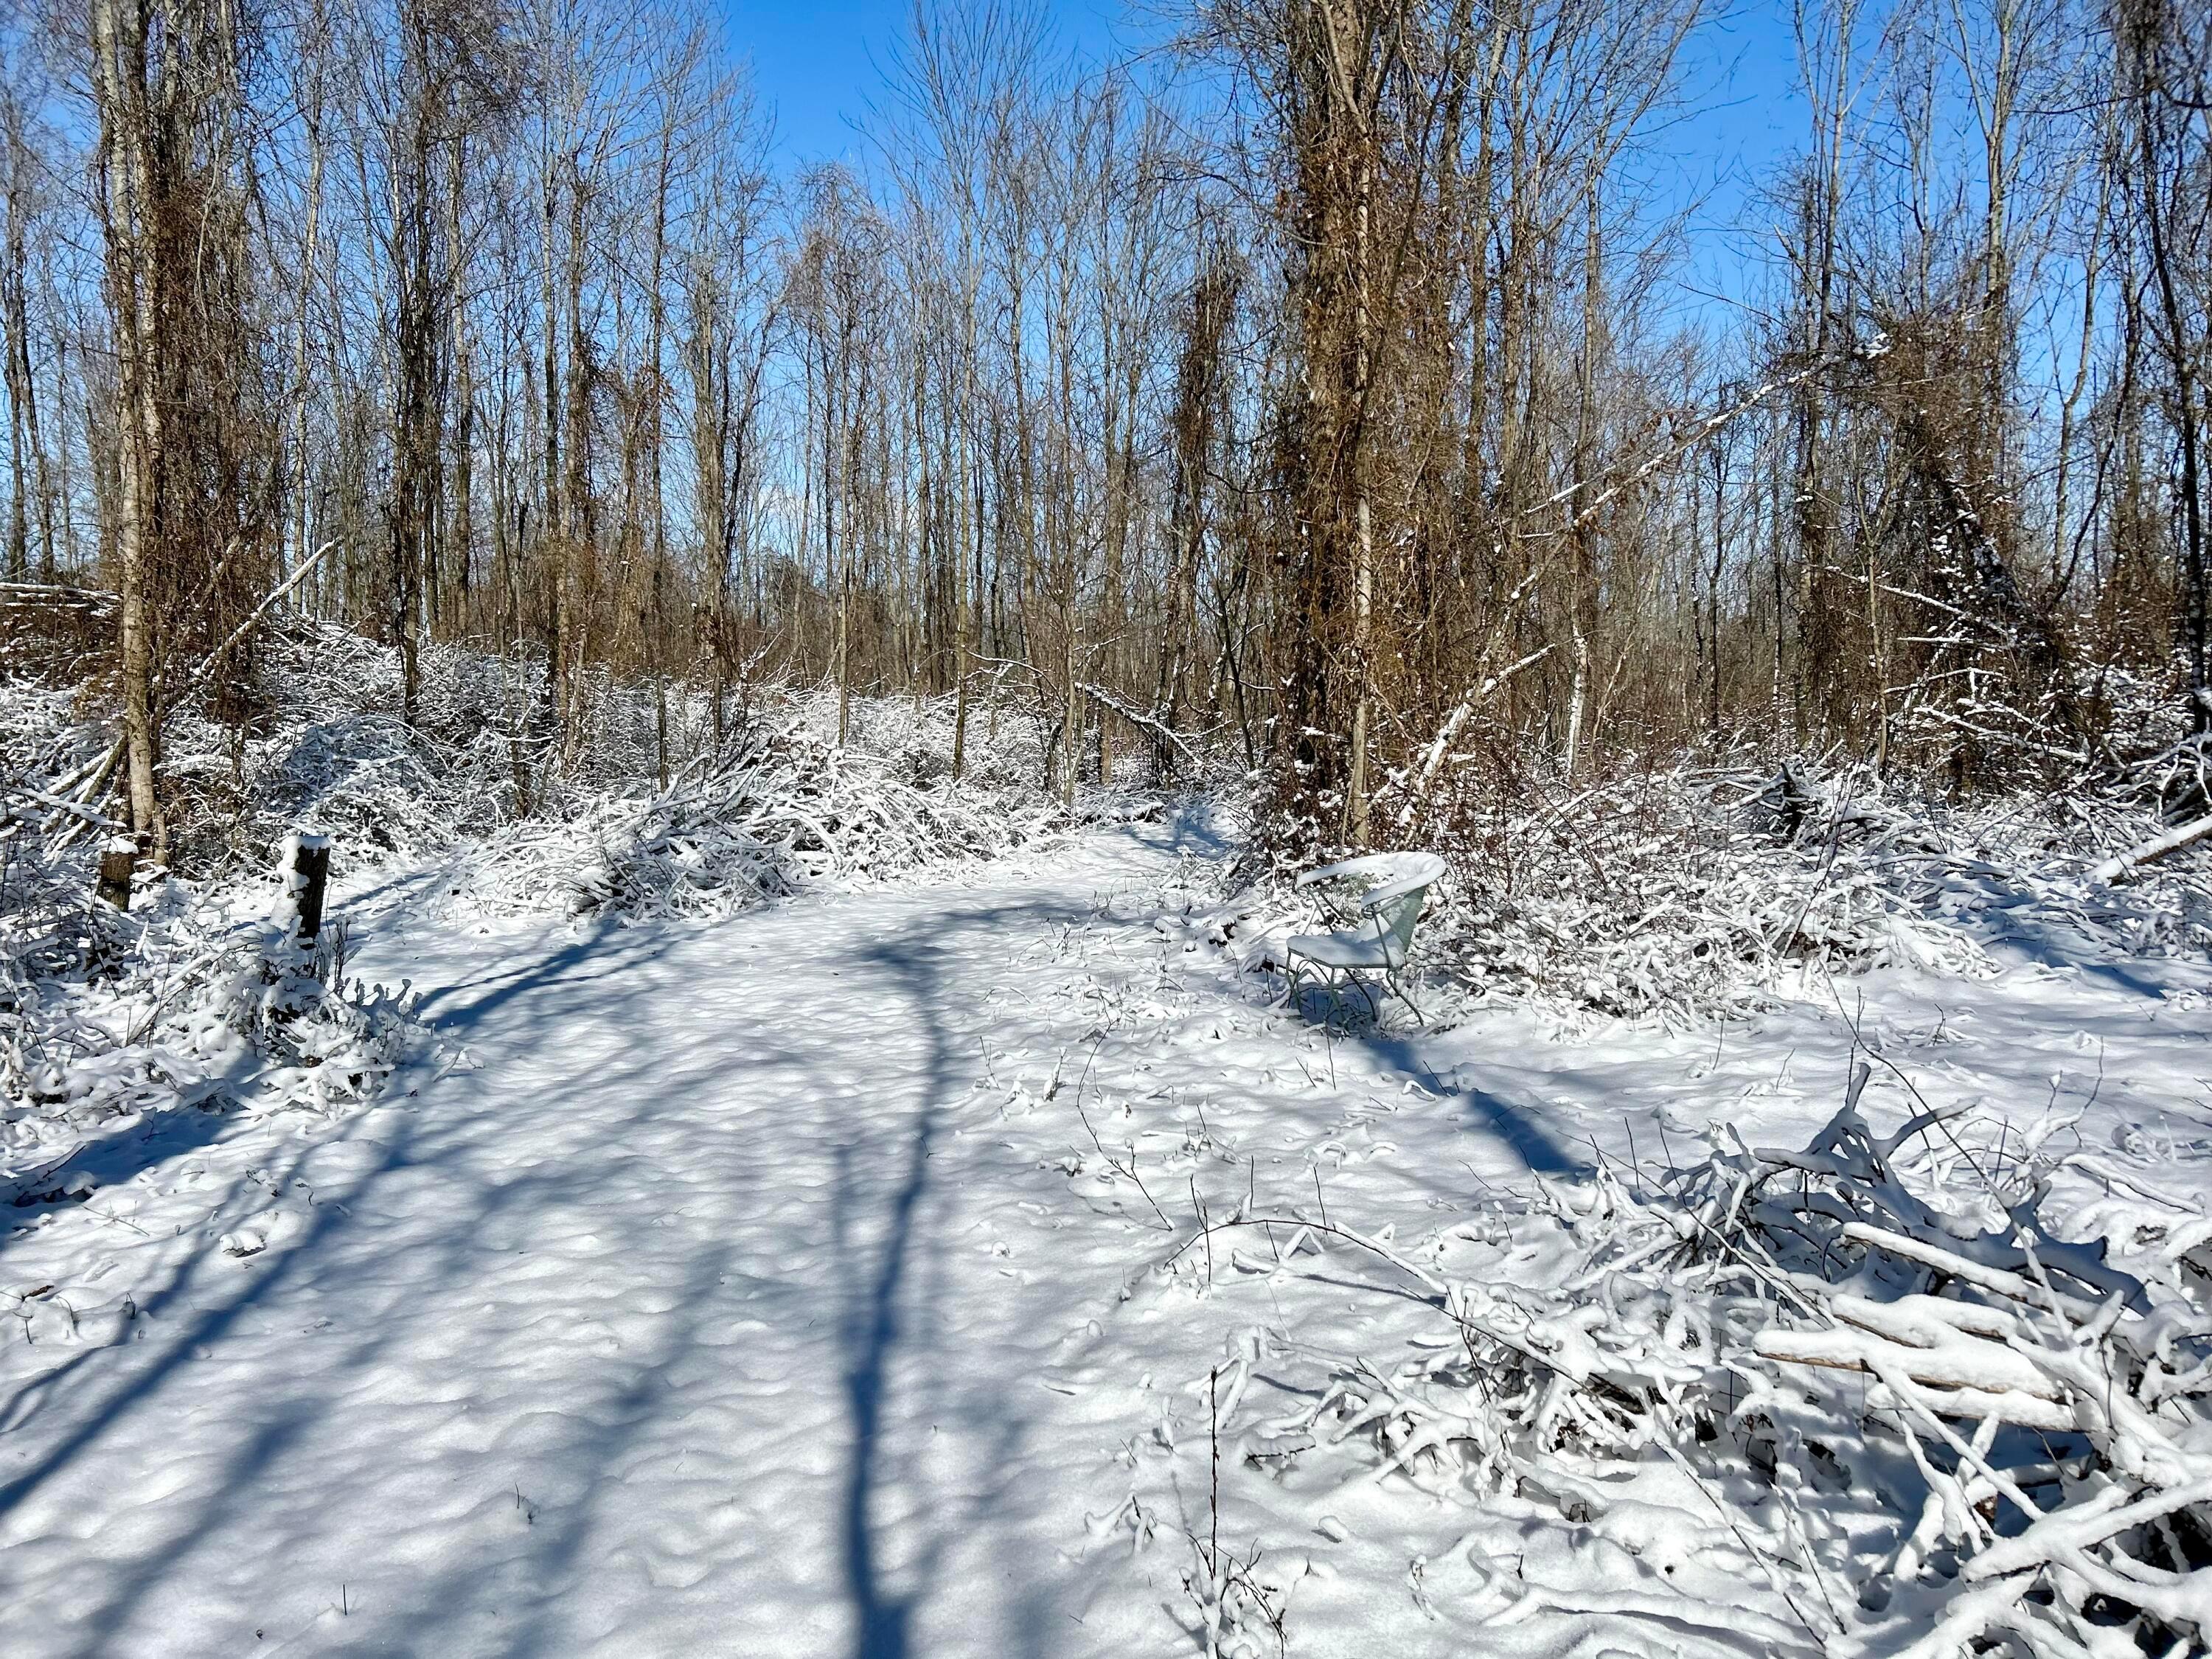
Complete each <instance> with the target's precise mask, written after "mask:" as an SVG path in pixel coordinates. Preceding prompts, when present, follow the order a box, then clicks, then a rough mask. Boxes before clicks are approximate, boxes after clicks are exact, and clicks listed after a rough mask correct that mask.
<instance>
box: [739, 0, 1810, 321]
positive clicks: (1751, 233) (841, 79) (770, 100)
mask: <svg viewBox="0 0 2212 1659" xmlns="http://www.w3.org/2000/svg"><path fill="white" fill-rule="evenodd" d="M1048 9H1049V10H1050V12H1051V15H1052V16H1053V18H1054V21H1055V23H1056V25H1057V27H1058V28H1059V30H1060V36H1061V39H1062V40H1063V41H1064V42H1066V43H1067V44H1069V45H1072V46H1077V47H1079V48H1081V49H1083V50H1084V51H1085V52H1086V53H1087V54H1088V55H1090V56H1092V57H1095V58H1104V57H1107V56H1109V55H1111V53H1112V52H1113V49H1114V47H1115V44H1116V42H1117V40H1118V41H1121V42H1123V43H1131V42H1137V41H1140V40H1144V39H1146V38H1147V35H1148V33H1149V30H1148V26H1147V25H1146V24H1145V23H1144V22H1143V21H1139V20H1138V19H1137V18H1136V16H1135V15H1134V14H1133V13H1131V12H1129V11H1128V9H1127V8H1125V7H1124V6H1122V5H1121V4H1119V3H1117V0H1048ZM723 13H724V15H725V16H726V19H727V21H728V30H729V40H728V43H729V47H730V50H731V52H732V53H733V54H734V55H736V56H738V57H740V58H747V59H750V62H751V64H752V66H753V74H754V79H755V82H756V85H757V88H758V90H759V93H760V96H761V99H762V101H763V104H765V105H768V106H771V107H772V108H773V109H774V111H775V118H776V131H777V149H778V151H779V153H780V154H781V156H782V157H783V159H784V160H785V161H787V163H789V164H792V165H793V166H797V165H799V164H802V163H805V162H809V161H823V160H828V159H831V158H834V157H836V156H840V155H848V154H854V153H855V152H856V151H857V149H858V141H857V139H856V137H855V135H854V131H853V128H852V125H851V124H852V122H854V120H856V119H858V118H860V117H862V116H863V115H864V114H865V113H866V110H867V108H868V106H869V103H870V101H871V100H874V99H876V98H877V96H878V88H880V86H881V83H882V71H883V66H884V64H886V63H887V62H888V61H889V54H890V50H891V48H892V47H893V46H894V45H895V44H896V41H897V40H899V39H900V37H901V36H902V34H903V33H904V32H905V28H906V25H907V20H908V15H909V0H856V3H848V4H842V5H821V6H804V5H790V4H775V3H769V0H723ZM1789 19H1790V14H1789V10H1788V8H1787V6H1786V4H1784V3H1779V0H1765V3H1761V0H1745V3H1742V4H1740V5H1737V6H1736V7H1735V8H1734V9H1726V10H1719V9H1717V10H1716V11H1715V12H1714V13H1712V14H1711V16H1710V17H1709V19H1708V20H1707V21H1705V23H1704V24H1703V25H1702V26H1701V27H1700V28H1699V32H1698V33H1697V34H1696V36H1695V37H1694V38H1693V40H1692V44H1691V46H1690V50H1689V54H1688V57H1687V58H1686V61H1685V64H1684V65H1683V69H1684V82H1685V86H1684V94H1685V99H1686V108H1685V109H1684V110H1683V111H1682V112H1680V115H1679V116H1677V117H1675V118H1673V119H1672V120H1671V121H1670V123H1669V125H1668V126H1667V127H1666V128H1665V129H1664V130H1663V131H1662V133H1661V134H1660V135H1659V138H1658V143H1657V145H1656V149H1657V150H1658V152H1659V154H1658V156H1657V158H1656V161H1655V170H1656V178H1655V182H1656V185H1657V186H1658V188H1659V191H1660V193H1661V196H1662V199H1667V200H1671V201H1673V202H1674V203H1677V204H1690V203H1692V202H1699V201H1702V203H1703V206H1702V207H1700V208H1699V209H1698V210H1697V211H1696V212H1695V213H1694V214H1693V216H1692V221H1691V234H1692V261H1691V269H1690V271H1689V272H1688V273H1687V276H1686V280H1688V281H1689V282H1690V283H1692V285H1693V286H1695V287H1698V288H1703V289H1712V290H1715V291H1717V292H1719V293H1722V294H1724V295H1738V294H1741V293H1742V292H1744V291H1745V289H1746V287H1747V276H1748V273H1749V271H1750V270H1751V269H1752V268H1753V264H1755V262H1756V258H1757V256H1758V252H1759V243H1760V241H1761V237H1762V232H1763V230H1764V228H1765V214H1764V212H1763V210H1761V209H1760V207H1759V203H1758V201H1757V197H1756V191H1757V186H1758V185H1759V184H1760V182H1761V181H1763V180H1764V179H1767V178H1769V177H1771V174H1772V173H1773V171H1774V169H1775V167H1776V166H1777V165H1778V162H1779V161H1781V160H1782V159H1783V158H1784V157H1785V156H1786V155H1789V154H1790V153H1791V152H1792V151H1793V150H1794V149H1796V148H1797V147H1798V146H1800V145H1801V144H1802V142H1803V135H1804V132H1805V128H1806V113H1805V107H1804V103H1803V100H1802V97H1800V95H1799V94H1798V92H1797V88H1796V46H1795V43H1794V41H1793V40H1792V37H1791V33H1790V21H1789ZM1152 27H1156V26H1152Z"/></svg>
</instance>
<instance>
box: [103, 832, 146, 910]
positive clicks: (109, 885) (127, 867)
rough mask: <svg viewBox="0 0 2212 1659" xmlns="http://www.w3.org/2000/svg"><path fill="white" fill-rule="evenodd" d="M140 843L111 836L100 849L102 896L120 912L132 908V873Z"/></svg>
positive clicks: (122, 837)
mask: <svg viewBox="0 0 2212 1659" xmlns="http://www.w3.org/2000/svg"><path fill="white" fill-rule="evenodd" d="M137 864H138V843H137V842H135V841H133V840H131V837H130V836H110V837H109V838H108V840H107V842H106V845H104V846H103V847H101V848H100V897H102V898H104V899H106V901H107V902H109V903H110V904H112V905H113V906H114V907H115V908H117V909H118V910H128V909H129V908H131V871H133V870H134V869H136V868H137Z"/></svg>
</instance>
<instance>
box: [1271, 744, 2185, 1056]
mask: <svg viewBox="0 0 2212 1659" xmlns="http://www.w3.org/2000/svg"><path fill="white" fill-rule="evenodd" d="M2171 769H2172V768H2171V767H2170V766H2169V767H2166V769H2165V770H2171ZM2163 775H2164V773H2163V772H2161V773H2160V776H2163ZM2162 788H2164V789H2166V790H2167V791H2168V792H2169V793H2170V786H2165V785H2161V784H2160V782H2159V781H2158V780H2157V779H2154V777H2152V776H2151V775H2150V774H2149V772H2148V771H2146V772H2145V773H2144V774H2143V775H2142V777H2141V778H2140V779H2138V780H2136V781H2131V782H2130V786H2129V787H2125V788H2117V787H2116V788H2111V789H2106V790H2105V791H2102V792H2082V793H2051V794H2033V795H2021V796H2015V797H2009V798H2002V799H1984V800H1977V801H1971V802H1966V803H1958V804H1953V803H1946V802H1943V801H1942V800H1939V799H1923V798H1910V797H1900V796H1899V795H1897V794H1896V793H1893V792H1892V791H1887V790H1885V789H1883V788H1882V787H1880V786H1879V785H1878V784H1877V783H1876V782H1875V781H1874V780H1873V779H1872V778H1871V777H1870V776H1869V775H1865V774H1863V773H1862V772H1859V771H1855V770H1850V769H1844V770H1841V771H1838V772H1835V773H1831V774H1824V773H1821V772H1820V771H1819V770H1818V769H1814V768H1811V767H1808V766H1804V765H1801V764H1795V763H1793V764H1792V765H1790V766H1787V767H1785V768H1784V769H1782V770H1781V772H1780V773H1779V774H1778V775H1774V774H1761V773H1758V772H1753V771H1750V770H1748V769H1734V770H1728V771H1721V772H1692V771H1687V770H1680V771H1673V772H1632V773H1628V774H1625V775H1620V776H1616V777H1613V778H1611V779H1608V780H1607V781H1602V782H1596V783H1591V784H1589V785H1588V786H1586V787H1582V788H1579V789H1574V790H1566V789H1564V788H1562V789H1558V790H1553V791H1550V792H1546V791H1543V790H1535V789H1529V790H1523V789H1515V790H1505V789H1498V790H1491V791H1483V792H1476V791H1474V790H1472V789H1470V790H1469V791H1468V793H1466V795H1465V797H1464V798H1463V799H1461V800H1460V802H1459V803H1458V808H1459V810H1458V811H1457V812H1456V813H1455V816H1453V817H1450V818H1449V820H1447V821H1445V822H1448V823H1449V824H1450V826H1451V828H1450V829H1449V830H1447V831H1444V832H1442V833H1440V834H1439V835H1437V836H1435V837H1432V838H1431V839H1430V840H1429V841H1427V842H1426V843H1425V847H1424V848H1423V850H1431V851H1436V852H1440V853H1442V854H1444V856H1445V857H1446V859H1447V860H1448V861H1449V865H1450V866H1451V874H1452V878H1451V880H1450V881H1449V882H1448V883H1445V884H1440V885H1439V886H1438V887H1437V888H1436V889H1433V890H1431V898H1430V902H1429V910H1428V915H1427V916H1426V918H1425V921H1423V923H1422V926H1421V930H1420V933H1419V937H1418V939H1417V942H1416V962H1417V963H1418V964H1419V965H1420V966H1422V967H1424V968H1425V969H1428V970H1429V973H1430V976H1431V981H1442V982H1443V983H1447V984H1449V985H1451V986H1453V987H1456V988H1457V989H1458V990H1459V991H1460V992H1461V993H1462V994H1466V995H1469V996H1472V997H1474V998H1477V999H1480V998H1485V997H1488V996H1491V995H1495V994H1508V995H1515V996H1520V997H1526V998H1532V999H1534V1000H1540V1001H1543V1002H1547V1003H1550V1004H1553V1005H1554V1006H1559V1007H1561V1008H1562V1009H1565V1010H1570V1011H1589V1012H1597V1013H1601V1014H1608V1015H1619V1016H1627V1017H1632V1018H1656V1019H1658V1020H1661V1021H1663V1022H1665V1023H1668V1024H1674V1025H1677V1026H1683V1025H1686V1024H1690V1023H1692V1022H1693V1021H1696V1020H1699V1019H1702V1018H1711V1017H1714V1016H1720V1017H1723V1018H1725V1017H1729V1016H1734V1015H1739V1014H1742V1013H1746V1012H1751V1011H1752V1010H1753V1009H1755V1008H1757V1007H1759V1006H1762V1005H1763V1004H1765V1003H1766V1002H1768V1001H1770V1000H1771V999H1772V998H1773V997H1774V996H1775V995H1776V994H1778V993H1788V992H1791V991H1796V992H1800V993H1802V992H1804V991H1807V990H1816V989H1818V988H1819V987H1820V986H1821V984H1822V982H1823V981H1824V979H1825V977H1826V975H1830V974H1833V973H1849V972H1857V971H1863V970H1864V969H1870V968H1879V967H1885V966H1905V967H1917V968H1923V969H1930V970H1934V971H1937V972H1942V973H1948V974H1954V975H1965V976H1971V977H1983V976H1986V975H1989V974H1990V973H1992V972H1994V971H1995V965H1994V963H1993V962H1992V960H1991V958H1990V951H1991V950H1992V949H1993V948H1996V946H1997V945H1999V944H2001V943H2002V940H2003V939H2004V938H2005V937H2006V935H2007V933H2008V932H2009V931H2011V930H2012V929H2013V928H2014V927H2015V925H2016V924H2018V923H2020V922H2021V921H2030V922H2031V923H2032V925H2033V927H2038V928H2042V929H2053V928H2056V929H2061V930H2065V931H2069V932H2070V933H2074V934H2075V935H2077V936H2079V937H2078V939H2077V942H2078V943H2079V944H2081V945H2082V946H2084V947H2085V948H2089V949H2093V950H2096V951H2119V952H2122V953H2129V954H2143V953H2165V952H2177V951H2189V952H2197V953H2202V952H2204V951H2207V950H2212V878H2208V872H2207V871H2206V870H2205V868H2204V867H2203V864H2202V863H2201V862H2197V861H2192V860H2191V859H2189V858H2183V857H2178V858H2176V859H2175V860H2172V861H2171V862H2169V863H2163V864H2160V865H2155V866H2148V867H2147V868H2145V869H2143V870H2142V871H2141V872H2139V874H2140V876H2141V879H2140V880H2138V881H2136V882H2135V883H2134V884H2131V885H2130V886H2128V887H2126V888H2115V887H2112V886H2108V885H2106V884H2100V883H2095V882H2091V881H2088V880H2087V879H2086V878H2087V874H2088V872H2090V871H2091V869H2092V867H2093V866H2096V865H2097V864H2098V863H2099V862H2100V861H2101V860H2105V859H2106V858H2107V857H2109V856H2110V855H2112V854H2114V853H2115V852H2117V851H2118V850H2120V849H2123V848H2126V847H2128V846H2130V845H2131V844H2134V843H2136V842H2140V841H2142V840H2143V839H2144V838H2145V837H2146V836H2148V835H2150V834H2152V833H2154V832H2155V830H2156V829H2157V827H2158V824H2159V822H2160V819H2159V816H2158V813H2159V805H2158V801H2159V799H2160V790H2161V789H2162ZM1316 861H1325V860H1323V859H1322V858H1321V857H1320V856H1319V855H1316ZM1239 874H1240V875H1243V876H1244V877H1246V878H1252V877H1255V876H1256V878H1257V879H1258V881H1259V884H1260V887H1261V894H1260V896H1259V897H1258V898H1257V899H1255V902H1253V903H1251V904H1250V905H1249V906H1247V907H1246V908H1250V909H1254V910H1257V911H1260V912H1261V914H1262V915H1263V917H1264V920H1262V921H1260V922H1258V923H1256V924H1255V925H1252V926H1248V927H1244V928H1243V929H1242V930H1240V931H1241V933H1242V934H1243V939H1242V942H1241V944H1240V945H1239V947H1238V948H1239V951H1240V953H1241V955H1242V957H1243V960H1244V961H1245V962H1246V963H1247V964H1248V965H1259V964H1262V963H1275V964H1279V961H1280V943H1279V941H1280V939H1281V938H1282V937H1283V936H1285V935H1286V934H1289V933H1297V932H1304V931H1308V930H1310V928H1312V927H1315V926H1316V925H1319V926H1328V925H1332V924H1331V923H1329V922H1328V921H1327V919H1326V918H1325V917H1323V916H1322V914H1321V913H1320V912H1319V911H1317V910H1316V909H1315V908H1312V907H1311V906H1310V905H1309V904H1306V903H1304V902H1300V901H1299V900H1298V899H1297V898H1296V897H1295V896H1293V895H1291V892H1290V891H1289V886H1288V877H1289V876H1290V875H1291V866H1287V865H1285V866H1279V867H1270V868H1264V869H1260V870H1256V871H1255V870H1254V869H1253V868H1251V867H1249V866H1247V867H1246V868H1245V869H1244V870H1243V871H1240V872H1239Z"/></svg>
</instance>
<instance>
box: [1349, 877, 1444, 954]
mask: <svg viewBox="0 0 2212 1659" xmlns="http://www.w3.org/2000/svg"><path fill="white" fill-rule="evenodd" d="M1377 891H1384V890H1382V889H1377ZM1428 896H1429V884H1428V883H1427V882H1423V883H1422V884H1420V885H1419V886H1418V887H1407V886H1405V885H1404V884H1401V883H1398V882H1393V883H1391V884H1390V886H1389V890H1387V892H1385V893H1384V896H1383V897H1382V898H1381V899H1379V900H1378V899H1376V898H1375V897H1374V896H1373V895H1371V894H1370V896H1369V898H1368V902H1366V903H1365V904H1364V905H1363V906H1361V908H1363V909H1364V910H1365V911H1366V913H1367V914H1368V915H1370V916H1372V917H1373V918H1374V919H1375V931H1376V936H1377V937H1378V938H1380V939H1381V940H1382V941H1383V960H1384V961H1385V962H1388V963H1389V964H1390V971H1391V972H1392V973H1394V974H1395V972H1397V971H1398V969H1401V968H1403V967H1404V966H1405V965H1406V959H1407V957H1409V956H1411V955H1412V954H1413V924H1414V923H1416V922H1418V921H1420V919H1421V906H1422V904H1423V903H1424V902H1425V901H1426V900H1427V898H1428Z"/></svg>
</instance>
